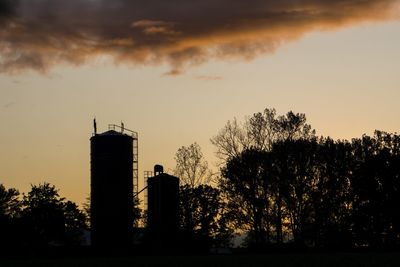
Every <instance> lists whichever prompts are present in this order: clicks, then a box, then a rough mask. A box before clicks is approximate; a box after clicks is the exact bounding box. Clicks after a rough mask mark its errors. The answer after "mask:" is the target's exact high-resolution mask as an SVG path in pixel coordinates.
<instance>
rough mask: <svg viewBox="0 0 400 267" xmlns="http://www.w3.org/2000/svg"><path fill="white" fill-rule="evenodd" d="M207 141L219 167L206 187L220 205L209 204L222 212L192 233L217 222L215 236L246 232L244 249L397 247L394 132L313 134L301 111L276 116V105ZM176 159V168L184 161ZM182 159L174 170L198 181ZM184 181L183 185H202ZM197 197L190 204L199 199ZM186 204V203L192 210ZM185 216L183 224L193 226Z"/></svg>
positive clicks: (398, 150)
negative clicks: (351, 136) (349, 136)
mask: <svg viewBox="0 0 400 267" xmlns="http://www.w3.org/2000/svg"><path fill="white" fill-rule="evenodd" d="M211 142H212V143H213V144H214V145H215V146H216V148H217V155H218V156H219V158H220V160H221V161H220V164H221V168H220V174H219V175H217V176H214V186H213V187H211V188H213V189H210V190H215V192H214V193H215V194H214V195H215V196H216V195H218V200H219V202H218V201H217V200H216V197H215V198H213V199H212V201H209V202H208V203H212V202H216V203H218V205H212V206H214V207H217V206H218V207H219V211H218V213H216V214H215V216H214V219H215V220H214V221H213V224H211V223H208V224H207V222H206V220H204V223H201V222H199V220H194V221H197V222H198V223H197V225H198V226H197V231H201V230H200V229H202V228H206V229H208V228H209V227H211V226H212V225H215V226H216V229H217V230H215V232H216V233H220V234H233V233H239V234H246V235H247V239H246V244H247V245H248V246H249V247H263V246H269V245H279V246H287V245H294V246H295V247H314V248H341V249H346V248H360V247H369V248H389V247H397V246H398V245H399V244H400V205H399V204H400V136H399V135H397V134H390V133H386V132H381V131H376V132H375V134H374V136H367V135H364V136H362V137H361V138H356V139H352V140H351V141H348V140H337V141H335V140H333V139H331V138H329V137H326V138H324V137H318V136H317V135H316V133H315V131H314V130H313V129H312V128H311V126H310V125H308V124H307V123H306V117H305V115H304V114H294V113H293V112H289V113H287V114H286V115H284V116H277V115H276V112H275V110H273V109H266V110H265V111H264V112H263V113H256V114H254V115H253V116H251V117H250V118H248V119H246V120H245V122H244V123H239V122H237V121H236V120H233V121H229V122H228V123H227V124H226V125H225V127H224V128H223V129H222V130H221V131H220V132H219V133H218V135H216V136H215V137H213V138H212V139H211ZM196 146H197V145H196V144H194V145H192V146H191V147H192V148H191V147H182V149H186V150H187V151H190V150H193V147H196ZM197 150H199V147H198V148H197ZM199 151H200V150H199ZM178 152H179V151H178ZM196 154H197V155H198V154H199V153H198V152H197V153H192V157H194V158H196V156H195V155H196ZM179 156H180V155H179V154H178V153H177V158H179ZM177 162H178V164H177V169H179V168H181V166H182V165H185V164H179V161H178V160H177ZM185 162H186V163H187V164H186V165H188V166H186V174H185V172H182V171H181V172H179V171H178V172H177V174H181V177H187V178H188V177H192V178H191V180H195V179H198V178H194V177H196V174H195V173H196V171H195V170H196V169H199V168H198V167H199V166H197V167H196V165H199V163H198V162H201V161H199V160H198V159H197V163H194V162H196V160H195V161H193V162H191V163H190V162H188V161H187V160H186V161H185ZM200 165H201V164H200ZM189 166H191V168H189ZM181 169H182V168H181ZM200 169H201V168H200ZM190 170H191V171H190ZM193 170H194V171H193ZM197 173H199V172H197ZM189 180H190V179H189ZM183 182H184V183H185V179H183ZM185 184H187V185H186V187H187V188H183V190H188V188H191V190H192V191H194V190H195V189H196V188H200V187H196V186H189V185H190V184H191V183H190V182H186V183H185ZM200 184H201V183H199V185H198V186H200ZM192 191H190V192H192ZM183 192H184V191H183ZM201 195H202V196H201V197H197V198H196V197H194V198H195V200H194V201H193V203H196V202H197V203H198V202H201V201H200V200H199V199H200V198H204V194H201ZM188 203H191V202H190V201H186V203H182V205H183V207H185V205H186V206H188V207H187V209H189V210H197V208H193V207H190V206H189V204H188ZM203 203H204V200H203ZM203 205H205V204H203ZM200 206H201V205H200V204H197V205H195V207H200ZM204 210H208V211H212V210H213V209H210V208H208V209H204ZM189 213H190V212H189ZM205 214H206V213H203V214H202V215H203V216H206V215H205ZM188 216H189V215H188ZM188 216H186V217H188ZM184 217H185V216H184ZM189 217H190V216H189ZM206 218H210V217H207V216H206ZM188 221H189V223H188V222H186V223H184V225H190V223H191V219H189V220H188ZM204 225H206V226H204ZM207 227H208V228H207ZM218 227H219V228H218ZM192 229H194V230H193V231H196V227H192ZM218 229H219V230H218ZM210 234H211V232H210V233H209V235H210ZM222 236H224V235H222ZM225 236H226V235H225Z"/></svg>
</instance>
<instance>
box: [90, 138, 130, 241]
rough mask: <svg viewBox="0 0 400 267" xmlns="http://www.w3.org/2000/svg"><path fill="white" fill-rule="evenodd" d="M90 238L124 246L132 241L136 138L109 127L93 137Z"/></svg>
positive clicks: (91, 141) (91, 140)
mask: <svg viewBox="0 0 400 267" xmlns="http://www.w3.org/2000/svg"><path fill="white" fill-rule="evenodd" d="M90 148H91V180H90V181H91V186H90V190H91V192H90V197H91V241H92V245H93V246H99V247H124V246H129V245H130V244H131V242H132V227H133V161H134V160H133V138H132V136H130V135H127V134H124V133H123V132H122V131H121V132H117V131H115V130H109V131H107V132H104V133H101V134H97V133H96V130H95V134H94V135H93V136H92V138H91V139H90Z"/></svg>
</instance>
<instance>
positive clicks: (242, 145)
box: [211, 108, 315, 162]
mask: <svg viewBox="0 0 400 267" xmlns="http://www.w3.org/2000/svg"><path fill="white" fill-rule="evenodd" d="M314 136H315V130H312V128H311V126H310V125H309V124H307V122H306V116H305V115H304V114H302V113H297V114H295V113H293V112H292V111H290V112H288V113H287V114H286V115H282V116H277V115H276V110H275V109H268V108H266V109H265V110H264V112H262V113H261V112H258V113H255V114H253V116H251V117H249V118H246V119H245V121H244V123H239V122H238V121H237V120H236V118H235V119H233V121H228V122H227V124H226V125H225V126H224V128H222V129H221V130H220V131H219V133H218V134H217V135H216V136H214V137H213V138H211V143H212V144H213V145H214V146H215V147H216V149H217V151H216V155H217V157H218V158H220V159H221V160H222V161H223V162H226V161H227V160H228V159H230V158H233V157H238V156H240V154H241V153H242V152H243V151H244V150H249V149H255V150H260V151H270V150H271V149H272V146H273V144H274V143H275V142H277V141H283V140H295V139H299V138H312V137H314Z"/></svg>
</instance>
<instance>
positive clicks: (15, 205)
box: [0, 184, 21, 219]
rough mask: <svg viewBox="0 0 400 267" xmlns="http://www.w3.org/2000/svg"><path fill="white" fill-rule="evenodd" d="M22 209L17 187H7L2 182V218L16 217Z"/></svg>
mask: <svg viewBox="0 0 400 267" xmlns="http://www.w3.org/2000/svg"><path fill="white" fill-rule="evenodd" d="M20 210H21V202H20V200H19V192H18V190H17V189H14V188H9V189H6V188H5V187H4V185H2V184H0V218H7V219H11V218H14V217H16V216H17V215H18V214H19V212H20Z"/></svg>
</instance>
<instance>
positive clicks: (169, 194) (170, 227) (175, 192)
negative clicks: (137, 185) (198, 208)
mask: <svg viewBox="0 0 400 267" xmlns="http://www.w3.org/2000/svg"><path fill="white" fill-rule="evenodd" d="M147 186H148V188H147V203H148V204H147V227H148V230H149V232H150V234H151V235H152V236H153V237H156V238H157V239H159V240H158V241H162V239H164V240H166V241H168V240H170V239H169V238H170V237H171V236H173V235H175V234H176V233H177V231H178V227H179V216H178V212H179V178H177V177H175V176H171V175H169V174H166V173H164V172H163V169H162V167H161V166H160V165H156V166H155V167H154V177H150V178H149V179H148V180H147Z"/></svg>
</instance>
